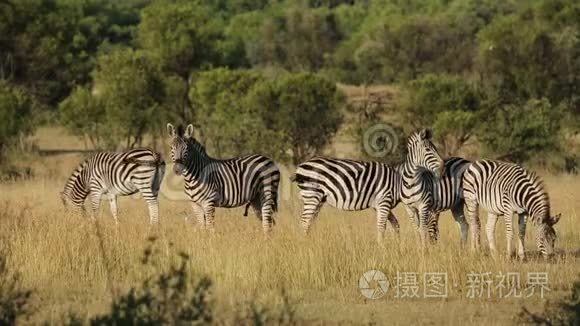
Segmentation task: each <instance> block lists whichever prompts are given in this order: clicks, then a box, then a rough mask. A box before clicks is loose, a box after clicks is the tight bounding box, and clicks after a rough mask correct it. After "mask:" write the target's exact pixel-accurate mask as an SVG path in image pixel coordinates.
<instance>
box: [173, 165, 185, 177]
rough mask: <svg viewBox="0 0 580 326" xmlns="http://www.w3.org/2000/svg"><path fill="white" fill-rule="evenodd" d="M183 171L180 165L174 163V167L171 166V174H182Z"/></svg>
mask: <svg viewBox="0 0 580 326" xmlns="http://www.w3.org/2000/svg"><path fill="white" fill-rule="evenodd" d="M184 169H185V167H184V166H183V164H181V163H175V165H173V172H175V174H177V175H180V174H182V173H183V170H184Z"/></svg>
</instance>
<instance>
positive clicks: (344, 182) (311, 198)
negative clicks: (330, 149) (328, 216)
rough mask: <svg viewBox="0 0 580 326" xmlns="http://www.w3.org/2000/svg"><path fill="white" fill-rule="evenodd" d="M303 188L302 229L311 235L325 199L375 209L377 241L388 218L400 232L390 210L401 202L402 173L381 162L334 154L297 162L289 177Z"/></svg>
mask: <svg viewBox="0 0 580 326" xmlns="http://www.w3.org/2000/svg"><path fill="white" fill-rule="evenodd" d="M290 181H292V182H296V183H297V185H298V188H300V195H301V197H302V201H303V205H304V206H303V210H302V215H301V218H300V221H301V224H302V229H303V231H304V233H305V234H308V233H309V231H310V228H311V224H312V222H313V220H315V219H316V217H317V216H318V213H319V212H320V209H321V208H322V205H323V204H324V203H325V202H328V204H329V205H330V206H332V207H335V208H338V209H342V210H348V211H359V210H364V209H367V208H373V209H374V210H375V211H376V218H377V232H378V235H377V236H378V240H379V242H381V241H382V239H383V237H384V232H385V228H386V223H387V220H388V221H389V223H390V224H391V226H392V227H393V229H394V230H395V232H397V233H398V232H399V223H398V221H397V219H396V217H395V216H394V215H393V214H392V213H391V210H392V209H393V208H394V207H395V206H396V205H397V204H398V203H399V198H400V190H401V189H400V187H401V182H400V175H399V173H398V172H397V171H396V170H395V169H393V168H391V167H389V166H388V165H386V164H385V163H382V162H364V161H355V160H348V159H338V158H331V157H321V156H319V157H314V158H312V159H310V160H308V161H305V162H302V163H300V164H299V165H298V167H297V169H296V173H295V174H294V175H292V176H291V177H290Z"/></svg>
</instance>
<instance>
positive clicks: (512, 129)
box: [478, 99, 562, 162]
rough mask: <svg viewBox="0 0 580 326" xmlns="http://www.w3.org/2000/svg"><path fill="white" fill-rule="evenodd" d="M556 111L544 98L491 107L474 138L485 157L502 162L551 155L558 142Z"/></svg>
mask: <svg viewBox="0 0 580 326" xmlns="http://www.w3.org/2000/svg"><path fill="white" fill-rule="evenodd" d="M560 112H561V111H559V110H558V109H557V108H555V107H553V106H552V105H551V104H550V102H549V101H548V100H547V99H541V100H538V99H531V100H529V101H528V102H526V103H525V104H524V105H522V106H520V105H504V106H500V107H494V108H492V109H491V110H490V111H488V112H487V114H485V115H484V116H485V117H486V120H485V121H484V122H483V123H482V126H481V130H480V132H479V133H478V138H479V139H480V141H481V142H482V143H483V146H484V149H485V150H486V151H487V152H488V154H490V155H492V156H495V157H496V158H498V159H503V160H510V161H514V162H524V161H527V160H529V159H532V158H538V157H541V156H544V154H546V153H555V152H558V151H559V150H560V149H561V148H560V144H561V143H562V140H561V138H562V134H561V121H562V120H561V113H560Z"/></svg>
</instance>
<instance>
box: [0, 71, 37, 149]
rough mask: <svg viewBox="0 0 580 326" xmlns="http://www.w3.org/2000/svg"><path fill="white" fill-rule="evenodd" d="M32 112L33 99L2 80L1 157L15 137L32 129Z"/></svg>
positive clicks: (0, 87) (0, 81) (0, 103)
mask: <svg viewBox="0 0 580 326" xmlns="http://www.w3.org/2000/svg"><path fill="white" fill-rule="evenodd" d="M32 112H33V111H32V101H31V99H30V98H29V97H28V96H27V95H26V94H25V93H24V92H22V91H21V90H19V89H17V88H15V87H12V86H11V85H10V84H8V83H7V82H5V81H3V80H0V158H1V157H2V154H3V151H4V150H5V149H6V147H7V146H8V145H9V144H11V143H12V142H13V140H14V139H17V138H18V137H19V136H21V135H24V134H26V133H29V132H30V131H31V130H32V127H33V123H32V121H31V120H32V119H31V116H32Z"/></svg>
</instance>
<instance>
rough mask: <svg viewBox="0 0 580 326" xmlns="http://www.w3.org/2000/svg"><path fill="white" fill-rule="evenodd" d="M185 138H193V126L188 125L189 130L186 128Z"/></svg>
mask: <svg viewBox="0 0 580 326" xmlns="http://www.w3.org/2000/svg"><path fill="white" fill-rule="evenodd" d="M184 136H185V138H191V137H193V125H192V124H188V125H187V128H185V134H184Z"/></svg>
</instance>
